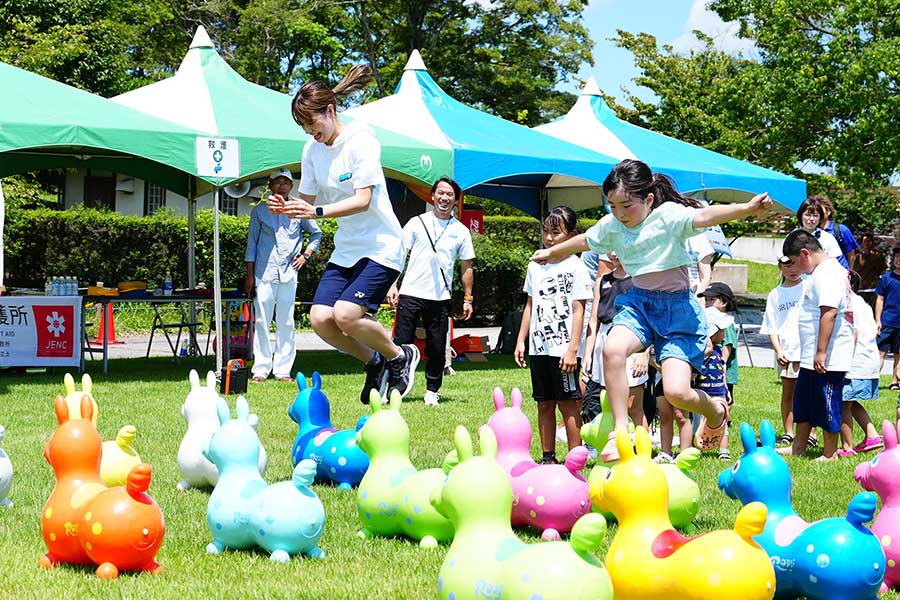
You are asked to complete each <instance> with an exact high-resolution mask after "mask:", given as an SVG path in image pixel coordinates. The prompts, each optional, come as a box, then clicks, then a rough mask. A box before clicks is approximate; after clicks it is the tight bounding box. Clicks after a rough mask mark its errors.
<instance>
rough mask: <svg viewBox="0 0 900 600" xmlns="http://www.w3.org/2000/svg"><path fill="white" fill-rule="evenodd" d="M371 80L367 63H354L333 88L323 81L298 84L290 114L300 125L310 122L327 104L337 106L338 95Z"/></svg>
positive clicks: (367, 83) (362, 85)
mask: <svg viewBox="0 0 900 600" xmlns="http://www.w3.org/2000/svg"><path fill="white" fill-rule="evenodd" d="M371 81H372V70H371V69H370V68H369V66H368V65H364V64H363V65H356V66H355V67H353V68H352V69H350V71H348V72H347V75H346V76H345V77H344V78H343V79H341V81H340V83H338V84H337V85H336V86H334V89H331V88H330V87H328V84H326V83H325V82H324V81H309V82H307V83H304V84H303V85H302V86H300V89H299V90H297V93H296V94H295V95H294V100H293V101H292V102H291V114H292V115H293V117H294V121H296V123H297V124H298V125H300V126H301V127H302V126H304V125H308V124H309V123H312V121H313V119H314V118H315V116H316V114H324V113H325V111H326V110H328V105H329V104H331V105H334V107H335V110H337V106H338V97H344V96H349V95H350V94H352V93H353V92H358V91H359V90H361V89H363V88H364V87H366V86H367V85H369V83H370V82H371Z"/></svg>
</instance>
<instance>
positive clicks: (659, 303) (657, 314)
mask: <svg viewBox="0 0 900 600" xmlns="http://www.w3.org/2000/svg"><path fill="white" fill-rule="evenodd" d="M615 304H616V311H617V312H616V316H615V317H613V327H616V326H618V325H624V326H625V327H627V328H628V329H630V330H631V332H632V333H634V335H636V336H637V338H638V339H639V340H640V341H641V344H643V345H644V347H645V348H646V347H648V346H651V345H652V346H653V347H654V350H655V352H656V361H657V362H658V363H660V364H662V362H663V361H664V360H665V359H667V358H677V359H678V360H681V361H684V362H686V363H689V364H690V365H691V366H692V367H694V369H696V370H698V371H699V370H700V367H701V366H702V365H703V359H704V354H705V353H706V340H707V335H706V315H705V314H704V313H703V310H702V309H701V308H700V304H699V303H698V302H697V298H695V297H694V293H693V292H692V291H691V290H682V291H680V292H656V291H652V290H644V289H641V288H638V287H633V288H631V289H630V290H628V291H627V292H625V293H624V294H620V295H619V296H618V297H617V298H616V303H615Z"/></svg>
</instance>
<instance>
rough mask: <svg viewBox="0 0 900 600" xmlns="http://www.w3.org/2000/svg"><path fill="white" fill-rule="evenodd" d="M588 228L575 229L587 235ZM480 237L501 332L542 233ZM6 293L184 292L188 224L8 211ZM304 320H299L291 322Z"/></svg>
mask: <svg viewBox="0 0 900 600" xmlns="http://www.w3.org/2000/svg"><path fill="white" fill-rule="evenodd" d="M590 224H591V222H590V221H584V222H582V223H580V225H581V226H582V227H586V226H589V225H590ZM319 225H320V226H321V228H322V231H323V236H322V244H321V248H320V253H319V254H318V255H316V256H315V257H314V258H313V260H311V261H310V263H309V264H308V265H307V266H306V267H304V268H303V269H302V270H301V271H300V273H299V275H298V285H297V297H298V298H299V299H300V300H301V301H309V300H311V299H312V297H313V293H314V292H315V289H316V286H317V285H318V282H319V279H320V278H321V276H322V272H323V271H324V269H325V264H326V262H327V260H325V258H324V257H328V256H330V255H331V251H332V250H333V248H334V245H333V235H334V232H335V229H336V224H335V222H334V221H332V220H324V221H321V222H320V223H319ZM248 227H249V218H248V217H232V216H229V215H220V218H219V230H220V234H219V235H220V262H221V273H222V286H223V288H236V287H240V286H243V282H244V274H245V272H246V267H245V265H244V251H245V248H246V243H247V229H248ZM485 229H486V234H485V235H483V236H474V245H475V254H476V258H475V261H474V267H475V318H474V320H473V324H475V323H489V322H499V321H500V320H502V318H503V316H504V315H505V314H506V313H507V312H509V311H510V310H512V309H513V308H515V307H516V306H517V305H521V304H522V303H523V302H524V297H523V295H522V285H523V283H524V281H525V271H526V269H527V266H528V258H529V257H530V256H531V254H532V252H534V251H535V250H536V249H537V248H539V247H540V228H539V225H538V222H537V220H535V219H533V218H530V217H486V218H485ZM212 231H213V213H212V211H211V210H207V211H199V212H198V214H197V220H196V243H195V246H194V250H195V254H196V265H197V281H198V282H201V281H202V282H205V283H206V285H207V287H212V281H213V240H212ZM4 243H5V254H6V270H7V277H6V284H7V285H8V286H10V287H35V288H39V289H43V286H44V282H45V280H46V279H47V277H50V276H55V275H74V276H76V277H78V280H79V282H80V283H81V285H83V286H84V285H92V284H93V283H94V282H95V281H103V282H104V283H105V284H106V285H108V286H113V285H115V284H116V283H118V282H119V281H131V280H137V281H146V282H147V283H148V285H150V286H151V287H157V286H159V287H161V286H162V282H163V279H164V278H165V274H166V271H171V273H172V280H173V283H174V285H175V287H176V288H183V287H186V286H187V244H188V225H187V218H186V217H184V216H180V215H175V214H173V213H171V212H166V211H161V212H159V213H157V214H156V215H154V216H152V217H127V216H123V215H120V214H118V213H115V212H108V211H98V210H95V209H86V208H76V209H72V210H65V211H57V210H49V209H36V210H22V209H11V210H10V211H9V213H8V214H7V219H6V231H5V234H4ZM461 312H462V285H461V282H460V279H459V274H458V272H457V275H456V277H455V279H454V307H453V313H454V314H461ZM299 317H300V318H301V320H302V318H303V315H299Z"/></svg>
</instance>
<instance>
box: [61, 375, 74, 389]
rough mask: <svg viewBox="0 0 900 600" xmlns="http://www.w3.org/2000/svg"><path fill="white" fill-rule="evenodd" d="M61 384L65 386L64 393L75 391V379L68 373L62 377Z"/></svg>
mask: <svg viewBox="0 0 900 600" xmlns="http://www.w3.org/2000/svg"><path fill="white" fill-rule="evenodd" d="M63 385H65V386H66V394H71V393H72V392H74V391H75V379H74V378H73V377H72V375H71V374H70V373H66V375H65V377H63Z"/></svg>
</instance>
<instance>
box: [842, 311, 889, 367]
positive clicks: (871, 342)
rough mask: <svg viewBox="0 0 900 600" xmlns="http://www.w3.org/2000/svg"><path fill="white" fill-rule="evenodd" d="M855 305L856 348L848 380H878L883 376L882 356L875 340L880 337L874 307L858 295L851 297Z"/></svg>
mask: <svg viewBox="0 0 900 600" xmlns="http://www.w3.org/2000/svg"><path fill="white" fill-rule="evenodd" d="M850 300H851V302H852V304H853V328H854V329H856V348H855V349H854V350H853V361H852V362H851V363H850V370H849V371H847V376H846V378H847V379H878V377H879V376H880V374H881V355H880V354H879V353H878V345H877V344H876V343H875V338H877V337H878V325H876V324H875V315H873V314H872V307H871V306H869V305H868V304H866V301H865V300H863V299H862V298H861V297H859V296H858V295H856V294H853V296H852V297H851V299H850Z"/></svg>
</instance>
